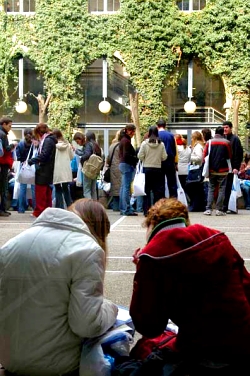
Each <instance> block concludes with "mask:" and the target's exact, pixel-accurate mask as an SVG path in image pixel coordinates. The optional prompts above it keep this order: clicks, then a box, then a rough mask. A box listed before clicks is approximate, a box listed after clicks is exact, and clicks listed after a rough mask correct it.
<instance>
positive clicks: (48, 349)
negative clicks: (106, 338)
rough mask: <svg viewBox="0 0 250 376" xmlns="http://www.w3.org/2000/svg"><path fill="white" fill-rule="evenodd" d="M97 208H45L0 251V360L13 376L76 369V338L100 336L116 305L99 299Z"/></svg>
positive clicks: (104, 223) (103, 231) (101, 263)
mask: <svg viewBox="0 0 250 376" xmlns="http://www.w3.org/2000/svg"><path fill="white" fill-rule="evenodd" d="M109 230H110V222H109V219H108V217H107V214H106V212H105V209H104V208H103V207H102V205H101V204H100V203H98V202H96V201H93V200H90V199H80V200H78V201H76V202H75V203H74V204H73V205H72V206H71V207H70V209H69V211H66V210H62V209H56V208H47V209H46V210H45V211H44V212H43V213H42V214H41V215H40V216H39V218H38V219H37V220H36V221H35V222H34V223H33V224H32V226H31V228H29V229H28V230H26V231H24V232H22V233H21V234H20V235H18V236H16V237H14V238H13V239H11V240H9V241H8V242H7V243H6V244H5V245H4V246H3V247H2V248H1V261H0V303H1V306H0V308H1V309H0V339H1V340H0V363H1V364H2V365H3V367H4V368H5V369H6V370H8V371H9V372H13V373H16V374H19V375H32V376H42V375H43V376H44V375H46V376H54V375H55V376H56V375H58V376H59V375H67V374H71V373H73V372H74V371H76V372H77V370H78V368H79V363H80V356H81V350H82V343H83V339H84V338H94V337H97V336H100V335H102V334H103V333H105V332H106V331H107V330H108V329H109V328H111V327H112V326H113V324H114V322H115V320H116V316H117V307H116V305H115V304H113V303H112V302H110V301H108V300H106V299H104V297H103V281H104V271H105V258H106V257H105V255H106V237H107V235H108V233H109Z"/></svg>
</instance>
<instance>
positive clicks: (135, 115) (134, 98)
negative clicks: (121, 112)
mask: <svg viewBox="0 0 250 376" xmlns="http://www.w3.org/2000/svg"><path fill="white" fill-rule="evenodd" d="M129 102H130V107H131V116H132V119H133V122H134V125H135V126H136V133H135V135H136V146H137V147H139V146H140V145H141V132H140V119H139V108H138V107H139V106H138V93H137V92H136V91H135V92H133V93H129Z"/></svg>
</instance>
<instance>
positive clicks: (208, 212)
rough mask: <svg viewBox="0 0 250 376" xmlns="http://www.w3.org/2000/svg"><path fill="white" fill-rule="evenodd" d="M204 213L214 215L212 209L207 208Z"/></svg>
mask: <svg viewBox="0 0 250 376" xmlns="http://www.w3.org/2000/svg"><path fill="white" fill-rule="evenodd" d="M203 214H204V215H212V210H210V209H207V210H206V211H204V213H203Z"/></svg>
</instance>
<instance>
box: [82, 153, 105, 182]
mask: <svg viewBox="0 0 250 376" xmlns="http://www.w3.org/2000/svg"><path fill="white" fill-rule="evenodd" d="M102 167H103V158H102V157H99V156H98V155H96V154H94V153H93V154H91V156H90V157H89V159H88V160H87V161H85V162H84V164H83V167H82V172H83V173H84V175H85V176H87V178H89V179H96V178H97V176H98V175H99V173H100V171H101V169H102Z"/></svg>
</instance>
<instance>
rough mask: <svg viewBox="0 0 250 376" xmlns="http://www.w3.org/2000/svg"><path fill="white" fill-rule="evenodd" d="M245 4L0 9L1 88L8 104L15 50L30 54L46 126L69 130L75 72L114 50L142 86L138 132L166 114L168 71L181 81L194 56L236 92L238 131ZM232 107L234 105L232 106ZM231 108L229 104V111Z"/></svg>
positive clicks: (47, 2)
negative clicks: (188, 8) (186, 8)
mask: <svg viewBox="0 0 250 376" xmlns="http://www.w3.org/2000/svg"><path fill="white" fill-rule="evenodd" d="M1 3H2V6H3V5H4V1H3V0H0V4H1ZM249 22H250V8H249V6H248V1H247V0H216V1H215V0H210V1H207V6H206V8H204V9H203V10H202V11H201V12H193V13H185V12H180V11H179V9H178V7H177V5H176V1H174V0H121V10H120V12H117V13H116V14H112V15H92V14H88V1H87V0H75V1H74V2H69V1H68V0H36V13H35V15H31V16H25V15H18V14H17V15H13V14H6V13H5V12H4V11H0V28H1V33H0V75H1V80H0V91H1V95H2V101H3V103H6V104H8V103H9V102H10V98H11V95H12V93H10V91H9V82H10V80H14V82H15V83H16V89H17V84H18V82H17V71H16V69H15V66H14V64H13V61H14V59H15V58H17V57H19V56H27V57H29V59H31V60H32V61H33V63H34V64H35V67H36V69H37V71H38V72H39V73H40V74H41V75H42V77H43V78H44V81H45V90H46V93H45V94H46V95H48V94H49V95H51V100H50V103H49V110H48V116H49V122H50V124H51V126H56V127H60V128H61V129H64V130H69V129H70V128H71V127H72V126H74V125H75V124H76V122H77V119H78V117H77V112H76V110H77V109H78V108H80V107H81V106H82V105H83V98H82V93H81V85H80V77H81V75H82V73H83V72H84V71H85V70H86V68H87V66H88V65H90V64H91V63H92V62H94V61H95V60H96V59H98V58H101V57H102V56H103V55H106V56H107V57H108V59H109V60H110V62H111V61H112V60H113V56H114V53H115V51H119V53H120V55H121V56H122V59H123V61H124V63H125V64H126V70H127V72H128V73H129V74H130V77H131V81H132V84H133V86H134V87H135V88H136V90H137V91H138V94H139V114H140V123H141V133H144V132H145V130H146V128H147V127H148V126H149V125H151V124H152V123H154V122H155V121H156V119H157V118H158V117H159V116H161V115H163V116H165V117H167V115H168V114H167V109H166V107H165V105H164V103H162V90H163V88H164V83H165V80H166V78H167V79H168V83H169V84H171V85H173V86H175V85H177V82H178V64H179V63H180V59H183V58H186V59H187V58H190V57H197V58H199V59H200V61H201V63H202V64H203V65H204V67H206V69H207V70H208V71H209V72H210V73H211V74H214V75H219V76H220V77H222V79H223V81H224V82H227V84H228V86H229V88H230V95H231V97H232V98H233V99H234V98H240V101H241V104H240V111H239V115H240V116H239V121H240V124H239V135H240V136H241V137H244V136H245V134H246V131H245V124H246V121H247V120H249V100H248V98H249V86H250V42H249V40H250V35H249V33H250V29H249V26H248V25H249ZM232 110H233V107H232ZM232 114H233V112H232Z"/></svg>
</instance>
